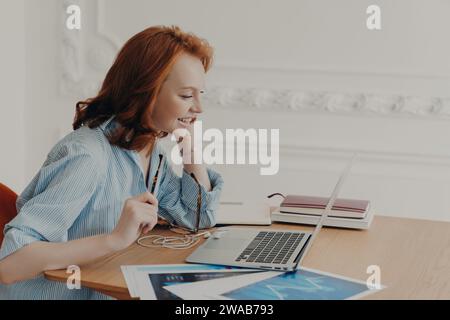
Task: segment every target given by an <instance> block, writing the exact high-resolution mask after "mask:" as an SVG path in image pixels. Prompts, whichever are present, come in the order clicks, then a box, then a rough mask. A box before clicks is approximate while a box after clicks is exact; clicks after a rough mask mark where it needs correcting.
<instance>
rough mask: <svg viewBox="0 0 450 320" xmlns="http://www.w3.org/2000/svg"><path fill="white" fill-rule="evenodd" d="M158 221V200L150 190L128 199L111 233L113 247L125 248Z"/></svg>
mask: <svg viewBox="0 0 450 320" xmlns="http://www.w3.org/2000/svg"><path fill="white" fill-rule="evenodd" d="M157 222H158V200H157V199H156V197H155V196H154V195H153V194H151V193H150V192H145V193H142V194H140V195H138V196H135V197H133V198H130V199H127V200H126V201H125V204H124V206H123V209H122V214H121V216H120V219H119V222H118V224H117V226H116V228H115V229H114V230H113V231H112V232H111V234H110V237H109V238H110V240H111V243H112V245H113V247H114V248H115V249H117V250H121V249H125V248H127V247H128V246H130V245H131V244H132V243H133V242H135V241H136V240H137V239H138V238H139V236H140V235H141V234H142V233H144V234H145V233H147V232H149V231H150V230H152V229H153V227H154V226H155V225H156V224H157Z"/></svg>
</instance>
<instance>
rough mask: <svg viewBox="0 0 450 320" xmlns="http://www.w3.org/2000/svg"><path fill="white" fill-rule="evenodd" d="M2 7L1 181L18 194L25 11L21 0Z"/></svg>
mask: <svg viewBox="0 0 450 320" xmlns="http://www.w3.org/2000/svg"><path fill="white" fill-rule="evenodd" d="M1 6H2V9H1V10H0V39H1V43H2V44H1V52H0V70H1V75H0V97H1V98H0V99H1V106H0V147H1V151H0V182H2V183H4V184H6V185H8V186H9V187H10V188H12V189H13V190H15V191H16V192H18V191H20V190H21V189H22V188H23V186H24V183H25V175H24V167H25V165H24V164H25V153H24V150H25V126H24V102H25V27H24V22H25V20H24V12H25V11H24V2H23V1H22V0H6V1H2V4H1Z"/></svg>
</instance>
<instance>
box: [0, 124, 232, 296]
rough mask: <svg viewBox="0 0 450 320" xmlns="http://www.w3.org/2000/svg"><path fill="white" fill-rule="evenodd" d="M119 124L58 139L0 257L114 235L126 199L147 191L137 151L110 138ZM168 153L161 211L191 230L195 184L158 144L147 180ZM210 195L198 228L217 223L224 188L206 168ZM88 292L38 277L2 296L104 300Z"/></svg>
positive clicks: (205, 195)
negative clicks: (46, 244)
mask: <svg viewBox="0 0 450 320" xmlns="http://www.w3.org/2000/svg"><path fill="white" fill-rule="evenodd" d="M115 125H116V123H115V121H114V120H113V119H112V118H111V119H110V120H108V121H106V122H105V123H103V124H102V125H101V126H99V127H97V128H94V129H90V128H88V127H81V128H80V129H78V130H76V131H73V132H71V133H70V134H68V135H67V136H66V137H64V138H63V139H62V140H61V141H60V142H58V143H57V144H56V145H55V147H54V148H53V149H52V150H51V151H50V153H49V154H48V157H47V159H46V161H45V163H44V164H43V166H42V168H41V169H40V170H39V172H38V173H37V175H36V176H35V177H34V178H33V180H32V181H31V183H30V184H29V185H28V186H27V187H26V188H25V190H24V191H23V193H22V194H21V195H20V196H19V198H18V200H17V209H18V212H19V214H18V215H17V217H16V218H15V219H13V220H12V221H11V222H10V223H9V224H7V225H6V226H5V229H4V234H5V238H4V240H3V244H2V247H1V249H0V259H3V258H4V257H6V256H8V255H10V254H12V253H13V252H15V251H16V250H18V249H20V248H22V247H24V246H26V245H28V244H30V243H33V242H35V241H48V242H66V241H70V240H74V239H79V238H85V237H90V236H95V235H99V234H106V233H110V232H111V231H112V230H113V229H114V228H115V226H116V224H117V223H118V221H119V218H120V215H121V212H122V208H123V205H124V202H125V200H126V199H128V198H130V197H133V196H136V195H138V194H141V193H143V192H145V191H147V188H146V183H145V177H144V172H143V170H142V166H141V164H140V158H139V154H138V153H137V152H136V151H130V150H126V149H122V148H119V147H117V146H114V145H111V144H110V143H109V141H108V140H107V138H106V136H105V135H106V133H107V132H108V131H109V130H113V129H114V127H115ZM159 154H163V155H164V162H163V164H162V165H161V169H160V170H162V171H161V172H160V179H159V180H158V183H159V186H158V193H157V199H158V201H159V208H158V213H159V215H160V216H162V217H163V218H165V219H167V220H168V221H170V222H172V223H174V224H177V225H181V226H185V227H188V228H193V227H194V223H195V220H196V212H197V196H198V185H197V183H196V182H195V180H194V179H193V178H192V177H191V176H190V175H189V174H187V173H186V172H185V171H183V174H182V176H181V177H180V176H178V175H177V174H176V173H175V172H174V171H173V169H172V168H171V165H170V163H169V162H168V161H167V156H166V155H165V152H164V150H163V149H162V147H161V146H160V145H159V144H158V143H156V144H155V147H154V148H153V151H152V156H151V160H150V169H149V170H150V171H149V173H150V175H149V176H150V177H153V176H154V175H155V173H156V169H157V166H158V163H159ZM207 171H208V175H209V179H210V181H211V185H212V187H213V188H212V190H211V191H209V192H208V191H206V189H205V188H204V187H203V186H202V187H201V192H202V206H201V219H200V227H201V228H206V227H210V226H213V225H214V224H215V218H214V212H215V210H216V208H217V205H218V202H219V197H220V192H221V189H222V187H223V179H222V178H221V176H220V175H219V174H218V173H216V172H214V171H213V170H211V169H209V168H208V169H207ZM103 298H106V296H104V295H102V294H100V293H98V292H95V291H93V290H91V289H88V288H82V289H80V290H77V289H74V290H69V289H68V288H67V286H66V283H59V282H54V281H50V280H46V279H45V278H44V276H43V275H40V276H38V277H36V278H35V279H32V280H26V281H22V282H18V283H15V284H12V285H9V286H6V285H0V299H103Z"/></svg>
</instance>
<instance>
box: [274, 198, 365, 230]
mask: <svg viewBox="0 0 450 320" xmlns="http://www.w3.org/2000/svg"><path fill="white" fill-rule="evenodd" d="M328 200H329V199H328V198H323V197H311V196H299V195H288V196H286V198H285V199H284V200H283V202H282V203H281V205H280V208H279V210H276V211H274V212H272V221H277V222H289V223H298V224H310V225H316V224H317V223H318V222H319V219H320V218H321V216H322V214H323V213H324V211H325V207H326V205H327V202H328ZM372 220H373V214H372V212H371V211H370V202H369V201H367V200H353V199H336V201H335V202H334V205H333V208H332V209H331V211H330V213H329V215H328V217H327V218H326V219H325V220H324V223H323V225H324V226H329V227H338V228H351V229H368V228H369V227H370V224H371V223H372Z"/></svg>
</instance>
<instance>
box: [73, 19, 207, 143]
mask: <svg viewBox="0 0 450 320" xmlns="http://www.w3.org/2000/svg"><path fill="white" fill-rule="evenodd" d="M182 53H189V54H192V55H194V56H196V57H198V58H199V59H200V60H201V62H202V64H203V66H204V68H205V72H207V71H208V70H209V69H210V67H211V64H212V58H213V49H212V47H211V46H210V45H209V44H208V42H207V41H206V40H204V39H201V38H198V37H197V36H195V35H194V34H192V33H185V32H183V31H182V30H181V29H180V28H179V27H177V26H171V27H166V26H154V27H150V28H148V29H146V30H144V31H142V32H140V33H138V34H136V35H135V36H133V37H132V38H131V39H130V40H128V42H127V43H126V44H125V45H124V47H123V48H122V49H121V50H120V52H119V54H118V56H117V58H116V60H115V62H114V64H113V65H112V67H111V69H109V71H108V73H107V75H106V78H105V80H104V81H103V85H102V87H101V89H100V92H99V93H98V95H97V96H96V97H95V98H90V99H88V100H86V101H80V102H78V103H77V105H76V114H75V119H74V122H73V129H74V130H77V129H78V128H80V127H81V126H86V125H87V126H89V127H90V128H95V127H97V126H99V125H100V124H102V123H103V122H104V121H106V120H107V119H109V118H110V117H111V116H115V121H116V122H117V123H118V126H117V128H116V130H114V131H112V132H111V133H109V135H108V140H109V142H110V143H111V144H114V145H117V146H119V147H121V148H125V149H129V150H137V151H141V150H142V149H144V148H145V147H146V146H148V144H149V143H153V142H154V140H155V139H156V137H163V136H166V135H167V133H165V132H158V131H157V130H156V129H155V126H154V124H153V122H152V119H151V115H152V112H153V109H154V105H155V102H156V99H157V97H158V94H159V92H160V90H161V87H162V84H163V83H164V81H165V79H166V78H167V76H168V75H169V72H170V70H171V68H172V66H173V64H174V63H175V61H176V59H177V57H178V56H179V55H180V54H182Z"/></svg>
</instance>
